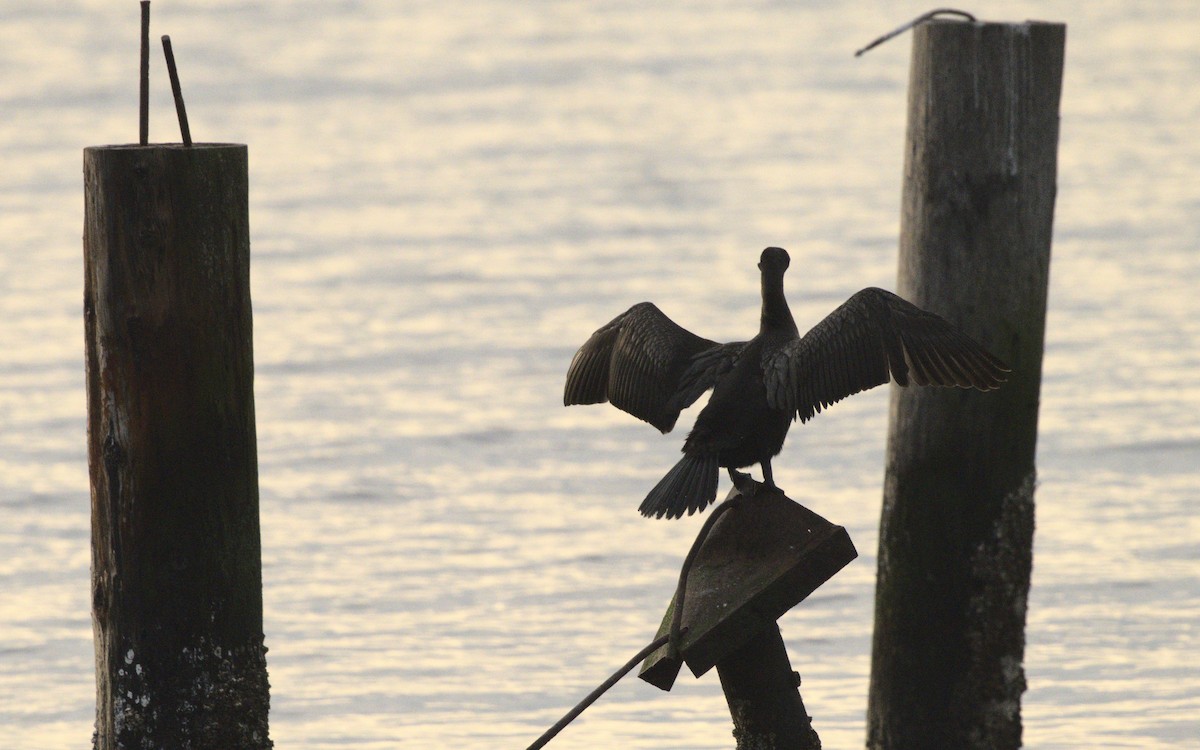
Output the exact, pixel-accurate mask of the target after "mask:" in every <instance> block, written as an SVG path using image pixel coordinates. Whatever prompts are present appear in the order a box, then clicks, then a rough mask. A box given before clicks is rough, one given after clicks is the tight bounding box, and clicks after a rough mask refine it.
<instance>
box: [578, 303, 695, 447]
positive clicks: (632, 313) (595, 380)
mask: <svg viewBox="0 0 1200 750" xmlns="http://www.w3.org/2000/svg"><path fill="white" fill-rule="evenodd" d="M716 346H717V343H716V342H715V341H709V340H708V339H706V338H702V337H700V336H697V335H696V334H694V333H692V332H690V331H688V330H687V329H685V328H683V327H681V326H680V325H678V324H677V323H675V321H673V320H671V319H670V318H668V317H667V316H666V315H664V314H663V313H662V311H661V310H659V309H658V308H657V307H655V306H654V305H653V304H652V303H650V302H641V303H639V304H636V305H634V306H633V307H631V308H629V309H628V310H626V311H625V312H624V313H622V314H620V315H618V316H617V317H616V318H614V319H613V320H612V321H611V322H610V323H608V325H605V326H604V327H602V328H600V329H599V330H598V331H596V332H595V333H593V334H592V336H591V338H589V339H588V340H587V341H586V342H585V343H584V345H583V346H581V347H580V348H579V351H578V352H576V353H575V356H574V358H572V359H571V366H570V368H569V369H568V370H567V385H566V388H565V389H564V392H563V404H565V405H567V406H570V405H572V404H599V403H603V402H605V401H608V402H610V403H612V405H613V406H615V407H617V408H618V409H621V410H622V411H626V412H628V413H630V414H632V415H633V416H635V417H637V418H638V419H641V420H643V421H646V422H649V423H650V424H652V425H654V426H655V427H657V428H658V429H659V430H661V431H662V432H670V431H671V428H672V427H674V426H675V420H676V419H678V418H679V412H681V411H682V410H683V409H685V408H687V407H688V406H690V405H691V404H692V402H694V401H695V400H696V399H697V398H698V397H699V396H700V394H702V393H703V392H704V389H701V390H700V391H699V392H697V393H695V395H692V396H691V397H690V400H689V399H688V396H689V395H690V391H689V392H688V393H686V394H685V393H682V392H681V382H682V379H683V376H684V373H686V372H688V369H689V367H691V366H692V359H693V357H695V356H696V355H698V354H700V353H701V352H704V351H707V350H709V349H712V348H713V347H716ZM696 377H703V373H701V374H700V375H699V376H696ZM691 390H694V388H692V389H691Z"/></svg>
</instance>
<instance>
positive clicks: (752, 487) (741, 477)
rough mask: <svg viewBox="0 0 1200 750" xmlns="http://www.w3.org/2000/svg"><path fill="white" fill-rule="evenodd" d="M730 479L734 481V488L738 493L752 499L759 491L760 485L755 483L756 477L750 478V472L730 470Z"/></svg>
mask: <svg viewBox="0 0 1200 750" xmlns="http://www.w3.org/2000/svg"><path fill="white" fill-rule="evenodd" d="M729 478H730V479H732V480H733V486H734V487H736V488H737V491H738V492H740V493H742V494H743V495H745V496H746V497H751V496H753V495H754V493H755V492H757V491H758V488H759V486H760V485H759V483H758V482H756V481H754V477H752V476H750V474H749V472H745V471H735V470H733V469H730V470H729Z"/></svg>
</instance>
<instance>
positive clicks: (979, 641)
mask: <svg viewBox="0 0 1200 750" xmlns="http://www.w3.org/2000/svg"><path fill="white" fill-rule="evenodd" d="M1065 36H1066V29H1065V26H1063V25H1062V24H1050V23H1036V22H1029V23H1023V24H999V23H961V22H951V21H933V22H930V23H928V24H925V25H922V26H918V27H917V28H916V29H915V31H914V40H913V56H912V63H911V66H912V67H911V74H910V81H909V105H908V107H909V112H908V117H909V125H908V136H907V143H906V162H905V180H904V194H903V215H902V228H901V240H900V273H899V284H898V286H899V293H900V294H901V295H902V296H904V297H905V298H907V299H909V300H911V301H912V302H914V303H915V304H917V305H919V306H921V307H923V308H926V309H929V310H933V311H935V312H937V313H939V314H941V315H943V316H945V317H946V318H948V319H949V320H951V321H952V322H954V323H955V324H956V325H958V326H959V327H961V328H962V329H963V330H965V331H966V332H967V333H969V334H970V335H971V336H973V337H975V338H976V339H977V340H979V341H980V342H982V343H983V344H984V345H985V346H987V347H988V348H989V349H991V350H992V351H993V352H994V353H995V354H996V355H998V356H999V357H1000V358H1001V359H1003V360H1004V361H1006V362H1008V363H1009V365H1010V366H1011V367H1012V370H1013V372H1012V374H1011V376H1010V378H1009V382H1008V383H1006V384H1005V385H1004V386H1003V387H1002V388H1001V389H1000V390H998V391H995V392H992V393H976V392H967V391H948V390H944V389H932V388H894V389H893V391H892V403H891V424H890V429H889V437H888V458H887V474H886V480H885V490H884V507H883V515H882V520H881V524H880V540H879V562H878V572H879V580H878V589H877V593H876V615H875V617H876V619H875V635H874V644H873V654H872V671H871V686H870V698H869V707H868V738H867V741H868V742H867V744H868V746H869V747H871V748H913V747H930V748H950V747H952V748H1015V747H1019V746H1020V744H1021V719H1020V699H1021V694H1022V692H1023V691H1024V689H1025V678H1024V671H1023V668H1022V660H1023V656H1024V643H1025V640H1024V627H1025V612H1026V599H1027V596H1028V592H1029V578H1030V570H1031V564H1032V541H1033V525H1034V505H1033V490H1034V484H1035V479H1036V474H1035V467H1034V451H1035V446H1036V438H1037V417H1038V394H1039V389H1040V382H1041V364H1042V345H1043V337H1044V332H1045V312H1046V294H1047V285H1048V270H1049V258H1050V239H1051V228H1052V223H1053V214H1054V198H1055V172H1056V153H1057V145H1058V104H1059V96H1060V92H1061V83H1062V66H1063V49H1064V43H1065Z"/></svg>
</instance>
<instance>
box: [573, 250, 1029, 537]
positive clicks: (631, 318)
mask: <svg viewBox="0 0 1200 750" xmlns="http://www.w3.org/2000/svg"><path fill="white" fill-rule="evenodd" d="M789 263H790V259H789V257H788V254H787V251H785V250H783V249H781V248H778V247H768V248H767V249H766V250H763V252H762V257H761V258H760V259H759V263H758V267H759V269H760V270H761V271H762V318H761V322H760V325H759V329H758V335H757V336H755V337H754V338H752V339H750V340H749V341H737V342H733V343H730V344H718V343H717V342H715V341H709V340H708V339H705V338H701V337H700V336H697V335H695V334H693V333H691V332H690V331H687V330H685V329H684V328H682V327H680V326H679V325H677V324H676V323H675V322H674V321H672V320H671V319H670V318H668V317H667V316H666V315H664V314H663V313H662V312H661V311H660V310H659V309H658V308H657V307H655V306H654V305H653V304H652V303H650V302H641V303H639V304H636V305H634V306H633V307H631V308H629V309H628V310H626V311H625V312H624V313H622V314H621V315H619V316H617V317H616V318H615V319H614V320H613V321H612V322H610V323H609V324H608V325H606V326H604V327H603V328H601V329H599V330H598V331H596V332H595V333H593V334H592V336H591V338H589V339H588V340H587V342H586V343H584V345H583V346H582V347H580V349H579V351H578V352H576V354H575V357H574V358H573V359H572V360H571V367H570V369H569V370H568V371H567V384H566V389H565V392H564V395H563V403H564V404H566V405H568V406H569V405H571V404H598V403H602V402H604V401H609V402H611V403H612V405H613V406H615V407H617V408H618V409H622V410H623V411H626V412H628V413H630V414H632V415H633V416H635V417H637V418H638V419H641V420H644V421H646V422H649V423H650V424H652V425H654V426H655V427H657V428H658V429H659V430H661V431H662V432H664V433H666V432H670V431H671V428H673V427H674V426H675V420H676V419H678V418H679V413H680V412H681V411H682V410H683V409H686V408H687V407H688V406H690V405H691V404H692V403H693V402H695V401H696V399H698V398H699V397H700V396H701V395H702V394H703V393H704V392H705V391H707V390H708V389H709V388H712V389H713V393H712V396H711V398H710V399H709V401H708V404H707V405H706V406H705V407H704V409H703V410H701V412H700V416H699V417H697V418H696V424H695V426H694V427H693V428H692V431H691V433H689V434H688V436H687V440H686V441H684V444H683V453H684V456H683V459H682V460H680V461H679V463H677V464H676V465H675V468H673V469H671V471H669V472H668V473H667V475H666V476H665V477H663V478H662V480H661V481H660V482H659V483H658V485H656V486H655V487H654V489H652V490H651V491H650V494H649V495H647V496H646V499H645V501H643V502H642V505H641V507H640V508H639V510H640V511H641V513H642V515H644V516H654V517H656V518H661V517H663V516H666V517H667V518H679V517H681V516H682V515H683V514H684V513H685V512H686V513H687V514H689V515H690V514H692V513H694V512H695V511H697V510H701V509H703V508H704V507H705V506H707V505H708V504H709V503H711V502H712V501H713V500H714V499H716V494H717V479H718V475H719V474H720V467H724V468H726V469H728V470H729V476H730V478H731V479H733V481H734V484H735V485H737V486H739V487H741V486H743V482H744V481H745V480H746V479H747V476H746V475H745V474H742V473H740V472H736V471H734V469H739V468H742V467H746V466H750V465H751V464H756V463H757V464H760V465H761V466H762V472H763V479H764V483H765V485H766V486H767V487H774V486H775V482H774V479H773V477H772V475H771V457H772V456H775V455H777V454H778V453H779V451H780V450H781V449H782V448H783V440H784V438H785V437H786V436H787V431H788V427H790V426H791V422H792V420H793V419H799V420H800V421H801V422H806V421H808V420H809V419H811V418H812V417H813V416H815V415H816V414H817V413H819V412H820V411H821V409H823V408H825V407H828V406H829V405H830V404H833V403H835V402H837V401H840V400H842V399H843V398H845V397H847V396H850V395H852V394H855V393H858V392H859V391H865V390H866V389H868V388H873V387H875V386H877V385H882V384H883V383H886V382H888V379H889V377H890V378H894V379H895V381H896V383H897V384H898V385H902V386H907V385H909V384H914V385H940V386H958V387H961V388H977V389H979V390H981V391H988V390H992V389H994V388H997V387H999V385H1000V383H1002V382H1003V381H1004V379H1005V376H1004V373H1006V372H1008V371H1009V370H1008V367H1007V366H1005V364H1004V363H1003V362H1001V361H1000V360H999V359H997V358H996V357H994V356H992V355H991V354H990V353H988V352H987V351H986V350H985V349H984V348H983V347H981V346H980V345H979V344H977V343H975V341H973V340H972V339H971V338H970V337H968V336H967V335H966V334H964V333H962V332H961V331H959V330H958V329H957V328H955V327H954V326H952V325H950V323H948V322H946V320H944V319H943V318H941V317H940V316H938V315H935V314H933V313H930V312H926V311H924V310H922V309H920V308H918V307H916V306H915V305H912V304H910V303H908V302H906V301H904V300H903V299H901V298H900V297H897V296H896V295H894V294H892V293H891V292H887V291H884V290H882V289H875V288H868V289H863V290H862V291H861V292H858V293H857V294H855V295H853V296H852V297H850V299H848V300H846V302H844V303H843V304H842V305H841V306H840V307H838V308H837V309H836V310H834V311H833V312H831V313H830V314H829V315H828V316H826V317H825V319H824V320H822V321H821V322H820V323H818V324H817V325H816V326H814V327H813V329H812V330H811V331H809V332H808V333H807V334H805V335H804V336H800V334H799V331H798V330H797V328H796V323H795V321H793V320H792V313H791V311H790V310H789V309H788V304H787V299H786V298H785V297H784V294H783V274H784V271H786V270H787V267H788V264H789Z"/></svg>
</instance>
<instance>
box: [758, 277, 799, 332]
mask: <svg viewBox="0 0 1200 750" xmlns="http://www.w3.org/2000/svg"><path fill="white" fill-rule="evenodd" d="M768 330H773V331H778V330H790V331H795V330H796V321H794V320H793V319H792V311H791V310H790V309H789V308H788V303H787V298H786V297H784V296H783V274H763V277H762V317H761V318H760V319H759V331H768Z"/></svg>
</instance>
